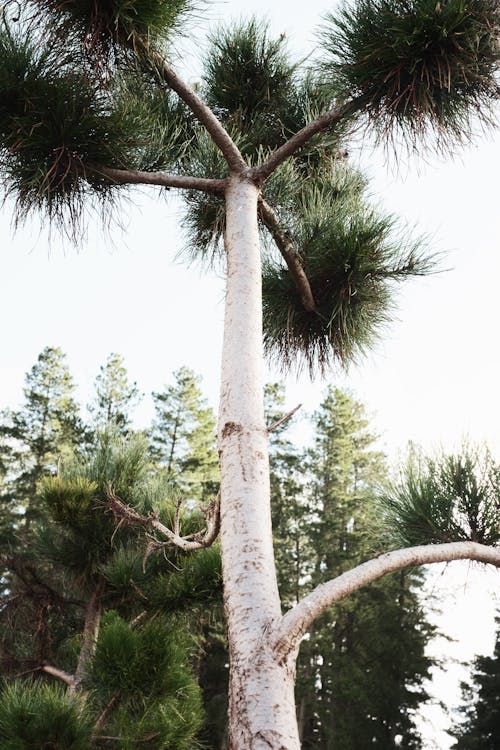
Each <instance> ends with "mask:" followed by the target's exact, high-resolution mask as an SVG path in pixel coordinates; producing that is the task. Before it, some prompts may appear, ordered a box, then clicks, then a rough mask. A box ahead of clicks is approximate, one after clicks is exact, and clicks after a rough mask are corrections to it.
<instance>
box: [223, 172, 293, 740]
mask: <svg viewBox="0 0 500 750" xmlns="http://www.w3.org/2000/svg"><path fill="white" fill-rule="evenodd" d="M257 200H258V189H257V188H256V187H255V185H254V184H252V182H250V181H248V180H246V179H245V178H244V177H238V176H233V177H231V178H230V180H229V185H228V188H227V190H226V207H227V208H226V210H227V213H226V217H227V219H226V236H225V244H226V253H227V288H226V307H225V325H224V345H223V354H222V375H221V402H220V413H219V451H220V461H221V547H222V564H223V575H224V602H225V609H226V617H227V622H228V638H229V653H230V663H231V671H230V695H229V748H230V750H269V749H272V750H297V749H298V748H299V747H300V745H299V739H298V732H297V722H296V716H295V702H294V677H295V654H293V655H290V657H291V658H289V659H285V660H282V661H279V660H278V659H276V657H275V655H274V654H273V651H272V648H271V645H270V638H269V633H270V631H271V630H272V629H273V626H275V625H276V623H277V622H278V621H279V620H280V618H281V612H280V602H279V595H278V586H277V581H276V573H275V565H274V554H273V547H272V528H271V511H270V487H269V456H268V448H269V446H268V432H267V429H266V425H265V421H264V407H263V376H262V370H263V355H262V295H261V265H260V249H259V235H258V224H257Z"/></svg>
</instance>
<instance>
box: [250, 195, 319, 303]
mask: <svg viewBox="0 0 500 750" xmlns="http://www.w3.org/2000/svg"><path fill="white" fill-rule="evenodd" d="M258 205H259V216H260V218H261V219H262V221H263V222H264V224H265V226H266V227H267V229H269V231H270V233H271V236H272V238H273V240H274V241H275V243H276V246H277V247H278V250H279V251H280V253H281V255H282V256H283V258H284V260H285V263H286V264H287V266H288V270H289V272H290V275H291V277H292V279H293V280H294V283H295V286H296V287H297V290H298V292H299V296H300V301H301V302H302V306H303V307H304V310H307V312H315V311H316V303H315V301H314V297H313V293H312V291H311V285H310V284H309V279H308V278H307V276H306V273H305V271H304V269H303V267H302V262H301V260H300V257H299V254H298V253H297V251H296V250H295V248H294V246H293V244H292V240H291V239H290V237H289V236H288V234H287V232H285V231H283V229H282V228H281V226H280V223H279V219H278V217H277V216H276V213H275V212H274V211H273V209H272V208H271V206H270V205H269V204H268V203H267V202H266V201H265V200H264V198H262V197H260V198H259V204H258Z"/></svg>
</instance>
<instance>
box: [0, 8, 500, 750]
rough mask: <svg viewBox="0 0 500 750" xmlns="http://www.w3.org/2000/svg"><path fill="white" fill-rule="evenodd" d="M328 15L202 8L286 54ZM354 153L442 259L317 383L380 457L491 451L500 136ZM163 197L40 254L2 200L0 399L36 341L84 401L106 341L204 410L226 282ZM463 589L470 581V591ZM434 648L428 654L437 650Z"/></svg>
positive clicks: (138, 373) (474, 610)
mask: <svg viewBox="0 0 500 750" xmlns="http://www.w3.org/2000/svg"><path fill="white" fill-rule="evenodd" d="M328 10H329V6H328V5H327V4H325V3H323V2H321V1H320V0H309V2H308V3H300V4H295V5H285V4H284V3H282V2H276V3H274V4H273V6H272V8H271V9H269V7H268V5H267V4H266V3H263V2H248V3H245V4H244V3H243V2H241V0H240V1H239V2H228V3H225V4H217V5H214V6H212V7H211V8H210V9H209V12H208V17H209V18H210V19H211V20H214V21H216V20H218V18H229V17H233V18H234V17H240V16H241V15H243V14H244V13H248V12H254V13H255V14H257V15H260V14H265V15H267V17H268V18H270V20H271V25H272V29H273V31H275V32H276V33H281V32H282V31H285V32H286V34H287V37H288V38H289V40H290V44H291V47H292V49H294V50H297V54H299V55H301V56H302V55H306V54H307V53H308V52H309V51H310V50H311V49H312V48H313V46H314V42H313V41H312V39H313V38H312V30H313V28H314V27H315V26H316V25H317V23H318V21H319V19H320V17H321V16H322V15H323V14H324V12H326V11H328ZM202 29H203V26H202V23H201V21H199V22H197V28H196V39H195V41H196V43H200V42H201V40H202V39H203V31H202ZM191 49H192V46H191V47H190V46H189V44H187V45H186V54H185V55H184V64H185V65H189V64H192V65H193V70H196V67H195V61H194V58H193V57H191V56H190V54H191V53H190V50H191ZM188 70H189V68H188ZM191 80H196V74H194V76H192V77H191ZM351 155H352V158H353V159H354V160H355V161H359V162H360V163H361V164H362V165H363V168H364V169H365V170H367V171H368V173H369V174H370V176H371V177H372V178H373V181H372V188H371V191H372V194H373V196H374V199H375V200H376V201H377V202H378V203H380V205H381V206H383V207H384V208H385V209H387V210H388V211H391V212H394V213H396V214H397V215H399V216H401V217H402V218H403V219H404V220H405V221H406V222H407V223H408V224H409V225H411V226H415V227H416V231H417V233H418V234H426V235H428V236H429V237H430V238H431V244H432V246H433V248H435V249H436V250H438V251H446V253H447V255H446V258H445V260H444V263H443V265H444V266H446V267H448V268H450V269H451V270H450V271H449V272H447V273H444V274H441V275H439V276H435V277H432V278H429V279H426V280H423V281H422V280H421V281H416V282H409V283H408V282H407V283H406V284H405V285H404V286H403V287H401V290H400V294H399V303H400V304H399V309H398V320H397V321H396V322H395V323H394V324H393V325H392V326H391V327H390V328H389V329H388V331H387V337H386V338H385V339H384V342H383V344H381V345H380V346H379V347H378V349H377V351H375V352H372V354H371V355H370V356H369V357H368V359H367V360H366V362H365V363H363V364H362V366H360V367H357V368H352V370H351V371H350V373H349V374H348V376H343V375H341V374H340V373H332V374H331V376H330V377H329V378H327V380H326V382H332V383H335V384H339V385H341V386H347V387H349V388H351V389H352V390H353V391H354V393H355V395H356V396H357V397H358V398H359V399H360V400H362V401H364V402H365V403H366V404H367V406H368V409H369V412H370V413H371V414H373V418H374V424H375V429H376V430H377V431H378V433H379V434H380V435H381V444H382V446H383V447H385V448H386V449H387V450H388V451H389V452H390V454H391V455H395V454H396V453H397V451H398V450H404V447H405V445H406V443H407V441H408V440H412V441H415V442H417V443H420V444H422V445H424V446H425V447H426V448H429V449H431V448H436V447H438V446H440V445H443V446H444V447H446V448H452V447H453V446H456V445H457V444H459V443H460V441H461V439H462V437H463V436H465V435H467V436H469V437H470V439H472V440H474V441H483V440H485V441H487V442H488V443H489V445H490V447H491V448H492V449H493V451H494V452H495V454H496V455H497V456H498V457H500V413H499V399H498V389H499V382H500V356H499V352H498V327H499V323H500V320H499V309H500V299H499V295H500V292H499V284H498V279H499V278H500V252H499V228H500V226H499V224H500V220H499V215H500V212H499V211H498V200H499V198H498V189H497V173H498V167H499V158H500V138H499V137H498V134H497V136H496V138H493V137H491V136H490V137H489V138H486V137H482V138H479V139H478V140H477V143H476V145H475V146H474V147H471V148H469V149H467V150H465V151H463V152H462V153H461V155H460V157H459V158H458V159H456V160H455V161H454V162H452V163H451V162H444V161H442V160H438V159H436V158H434V157H428V158H427V164H424V163H423V162H420V163H418V162H416V161H413V160H412V163H411V164H407V163H403V164H400V165H399V169H398V170H397V171H396V170H395V165H394V162H393V163H392V164H391V165H389V166H388V165H386V164H384V155H383V154H381V153H377V152H374V151H372V150H371V149H369V148H368V147H367V148H366V149H365V150H364V151H363V153H362V154H361V153H359V151H358V150H357V149H354V150H352V151H351ZM175 204H176V201H175V199H172V198H170V197H169V200H168V202H167V201H166V200H165V199H164V197H163V196H162V195H161V194H160V193H159V192H158V191H155V190H149V191H146V190H144V191H142V192H137V193H135V194H134V202H133V204H129V205H126V206H125V209H124V215H123V221H124V223H125V226H126V232H125V233H123V232H121V231H120V230H118V229H117V230H116V231H115V230H112V232H111V238H109V237H108V238H106V237H104V236H103V234H102V232H101V231H100V229H99V227H97V226H96V227H92V228H91V229H90V231H89V239H88V243H87V244H86V245H85V246H84V247H83V248H82V249H81V251H80V252H77V251H75V249H74V248H72V247H71V246H70V245H69V244H68V243H67V242H65V241H64V240H60V239H59V238H57V237H54V238H53V240H52V243H51V247H50V250H49V245H48V242H47V234H46V232H44V231H43V230H42V231H41V233H40V225H39V224H37V223H36V222H33V224H31V225H29V226H28V227H26V228H25V229H23V230H21V231H18V232H17V233H16V234H15V235H14V236H13V234H12V232H11V229H10V219H11V205H10V204H9V203H7V204H6V205H5V206H4V208H3V210H2V212H1V213H0V316H1V317H0V319H1V320H2V329H1V338H0V352H1V354H0V383H1V390H0V408H1V407H3V406H8V405H9V406H11V405H13V404H15V403H16V402H18V401H19V399H20V397H21V389H22V381H23V377H24V374H25V372H26V371H27V370H28V369H29V368H30V367H31V366H32V365H33V363H34V361H35V359H36V357H37V355H38V353H39V352H40V351H41V350H42V349H43V348H44V347H45V346H47V345H54V346H60V347H61V348H62V349H63V351H65V352H66V353H67V355H68V361H69V365H70V368H71V371H72V373H73V375H74V377H75V380H76V382H77V383H78V384H79V387H80V397H81V399H82V401H86V400H87V399H88V398H89V395H90V390H91V386H92V382H93V380H94V377H95V375H96V373H97V371H98V369H99V366H100V365H101V364H102V363H103V362H104V361H105V359H106V357H107V355H108V354H109V353H110V352H112V351H116V352H119V353H120V354H122V355H123V356H124V357H125V361H126V364H127V366H128V369H129V373H130V376H131V377H132V378H133V379H135V380H137V382H138V384H139V386H140V388H141V390H142V391H144V392H145V393H146V394H149V393H150V392H151V391H152V390H160V389H162V388H163V386H164V385H165V383H166V382H167V380H168V379H169V378H170V375H171V373H172V371H173V370H175V369H177V368H179V367H181V366H182V365H187V366H189V367H191V368H192V369H193V370H195V371H196V372H197V373H200V374H202V376H203V382H204V388H205V391H206V393H207V395H208V396H209V399H210V401H211V403H212V404H213V405H214V406H215V404H216V400H217V390H218V382H219V355H220V348H221V329H222V315H223V310H222V299H223V282H222V279H220V278H217V277H216V276H215V275H214V274H211V275H206V276H203V275H201V274H200V272H199V271H198V270H197V269H196V268H194V269H193V268H191V269H189V268H187V267H186V266H185V265H183V264H182V262H181V261H180V260H176V258H177V256H178V254H179V252H180V251H181V250H182V248H183V245H184V240H183V238H182V235H181V233H180V231H179V227H178V218H176V215H177V217H178V214H176V205H175ZM269 377H270V378H272V379H278V378H279V375H278V374H276V373H270V374H269ZM324 387H325V381H323V382H319V381H317V382H315V383H313V384H311V383H310V381H309V379H308V378H307V377H301V378H300V379H298V380H297V379H296V378H293V377H292V378H288V380H287V392H288V400H289V403H290V407H292V406H294V405H295V404H296V403H298V402H302V403H303V404H304V410H305V411H312V410H313V409H315V408H316V407H317V406H318V404H319V400H320V398H321V393H322V391H323V390H324ZM151 412H152V407H151V402H150V400H148V399H147V398H145V399H144V402H143V404H142V406H141V407H140V410H139V411H138V414H137V416H138V421H139V423H143V424H144V423H147V422H148V420H149V418H150V416H151ZM446 575H448V574H446ZM457 577H458V580H459V581H460V582H461V583H460V587H459V588H457V587H456V586H455V588H454V589H453V594H452V596H451V598H449V600H447V601H448V602H449V607H450V608H452V611H453V612H455V614H454V615H452V616H451V618H447V620H446V622H447V627H448V625H449V623H450V622H451V623H452V625H451V626H450V627H453V628H455V631H454V635H455V637H457V638H458V639H459V641H460V642H461V644H462V645H461V646H460V648H461V651H460V653H461V654H462V655H463V656H462V657H461V658H470V657H471V656H472V654H473V653H475V652H477V651H485V650H490V649H491V647H492V641H491V622H492V620H491V617H492V606H491V600H492V595H491V587H490V584H488V583H487V579H486V578H485V577H484V576H483V577H479V578H474V582H475V583H474V586H473V587H471V586H470V585H468V586H465V584H466V582H467V580H469V578H468V574H467V569H466V568H463V567H462V568H461V569H458V573H456V574H455V576H454V578H455V579H456V578H457ZM446 580H448V583H446V586H451V585H452V583H451V579H446V578H444V579H443V578H442V577H439V578H438V579H437V583H436V587H439V586H441V585H443V586H444V585H445V583H444V581H446ZM464 586H465V588H466V589H467V590H469V591H470V590H471V588H473V589H474V596H475V598H474V599H472V598H468V597H470V594H467V592H466V591H464ZM461 603H463V604H461ZM460 607H462V608H461V609H460ZM446 608H448V604H447V605H446ZM453 608H454V609H453ZM478 613H480V614H479V615H478ZM460 623H462V625H463V627H462V634H460V627H459V625H460ZM479 625H481V627H479ZM471 630H472V631H473V632H472V634H471V632H470V631H471ZM474 636H475V637H474ZM436 647H437V648H439V649H440V653H443V652H444V650H445V649H446V648H448V646H446V644H439V645H437V646H436ZM442 690H448V691H451V690H452V688H451V686H450V685H449V684H448V685H447V686H445V687H444V688H443V687H441V688H440V691H441V693H440V698H441V699H442V700H443V701H444V702H445V703H448V704H449V705H453V704H454V703H456V701H457V699H458V695H457V694H455V696H453V695H452V693H451V692H449V694H448V695H446V694H443V692H442ZM439 722H441V723H442V717H441V718H438V723H439ZM432 737H434V739H435V741H436V742H437V743H438V744H437V747H439V748H440V750H445V748H447V747H448V746H449V744H448V741H447V740H446V739H445V738H444V737H443V736H438V735H437V734H436V732H435V731H434V730H432V729H429V730H428V739H427V742H428V746H429V748H430V747H431V745H432V740H431V738H432ZM436 738H437V739H436Z"/></svg>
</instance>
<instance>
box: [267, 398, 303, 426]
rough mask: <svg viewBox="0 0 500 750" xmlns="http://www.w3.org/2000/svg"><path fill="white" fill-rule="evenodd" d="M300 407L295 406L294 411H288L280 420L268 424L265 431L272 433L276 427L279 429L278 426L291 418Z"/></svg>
mask: <svg viewBox="0 0 500 750" xmlns="http://www.w3.org/2000/svg"><path fill="white" fill-rule="evenodd" d="M301 406H302V404H297V406H296V407H295V408H294V409H292V410H291V411H289V412H288V413H287V414H284V415H283V416H282V417H281V418H280V419H277V420H276V422H273V423H272V424H270V425H269V427H268V428H267V431H268V432H272V431H273V430H275V429H276V428H277V427H279V426H280V424H283V422H287V421H288V420H289V419H290V418H291V417H293V415H294V414H295V412H296V411H298V410H299V409H300V407H301Z"/></svg>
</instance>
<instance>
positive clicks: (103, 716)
mask: <svg viewBox="0 0 500 750" xmlns="http://www.w3.org/2000/svg"><path fill="white" fill-rule="evenodd" d="M119 702H120V693H115V694H114V695H113V696H112V698H111V700H110V701H109V702H108V703H107V705H106V706H105V707H104V710H103V712H102V713H101V715H100V716H99V718H98V719H97V721H96V723H95V724H94V731H93V732H92V741H93V742H95V741H96V740H97V739H101V740H102V739H104V737H102V736H101V737H100V736H99V732H100V731H101V729H102V728H103V726H104V725H105V723H106V721H107V720H108V717H109V715H110V713H111V712H112V711H113V709H114V708H115V706H117V705H118V703H119Z"/></svg>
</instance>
